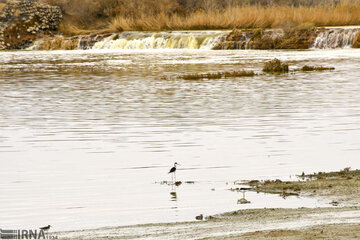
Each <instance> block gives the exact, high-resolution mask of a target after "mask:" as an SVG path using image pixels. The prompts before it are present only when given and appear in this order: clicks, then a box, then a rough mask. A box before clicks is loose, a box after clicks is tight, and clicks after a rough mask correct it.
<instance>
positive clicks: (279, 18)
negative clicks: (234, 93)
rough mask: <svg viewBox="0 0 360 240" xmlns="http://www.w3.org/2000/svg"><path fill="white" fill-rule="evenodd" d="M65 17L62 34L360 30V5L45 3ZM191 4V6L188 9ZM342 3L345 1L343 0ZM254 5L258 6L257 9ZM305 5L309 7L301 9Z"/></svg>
mask: <svg viewBox="0 0 360 240" xmlns="http://www.w3.org/2000/svg"><path fill="white" fill-rule="evenodd" d="M40 1H43V2H47V3H50V4H52V5H58V6H60V7H61V9H62V10H63V12H64V21H65V23H64V24H63V26H62V28H61V29H60V32H64V33H67V34H78V33H79V32H80V33H81V32H82V31H83V29H85V30H91V31H92V30H95V29H96V30H99V29H106V31H123V30H127V31H130V30H136V31H161V30H204V29H234V28H241V29H245V28H277V27H281V28H284V29H286V28H293V27H294V26H300V25H304V24H305V25H311V26H317V27H319V26H340V25H360V1H359V0H342V1H340V4H337V5H334V2H333V1H320V0H319V1H317V0H314V1H311V4H310V3H309V1H300V0H299V1H296V0H293V1H290V0H289V1H287V0H286V1H271V4H270V3H269V1H260V0H256V1H233V0H211V1H210V0H207V1H205V0H204V1H193V0H192V1H190V0H142V1H133V0H82V1H72V0H40ZM185 2H186V4H185ZM338 2H339V1H338ZM251 4H253V5H251ZM301 4H305V5H301Z"/></svg>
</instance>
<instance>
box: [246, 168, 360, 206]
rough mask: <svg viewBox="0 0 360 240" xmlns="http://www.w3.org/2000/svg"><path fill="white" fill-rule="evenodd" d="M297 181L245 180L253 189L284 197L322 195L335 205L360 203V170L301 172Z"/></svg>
mask: <svg viewBox="0 0 360 240" xmlns="http://www.w3.org/2000/svg"><path fill="white" fill-rule="evenodd" d="M299 177H300V179H299V180H297V181H281V180H279V179H278V180H273V181H270V180H266V181H258V180H252V181H248V182H245V184H249V185H250V186H252V190H253V191H257V192H264V193H276V194H280V195H282V196H284V197H286V196H290V195H299V196H306V197H309V196H310V197H321V198H323V199H326V200H327V201H329V202H332V203H333V205H339V204H359V202H360V170H350V169H348V168H346V169H344V170H341V171H338V172H329V173H323V172H319V173H314V174H305V173H304V174H301V175H300V176H299Z"/></svg>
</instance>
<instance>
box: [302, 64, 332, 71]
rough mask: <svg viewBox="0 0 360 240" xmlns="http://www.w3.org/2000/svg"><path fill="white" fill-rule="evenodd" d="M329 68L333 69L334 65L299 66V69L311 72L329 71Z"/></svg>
mask: <svg viewBox="0 0 360 240" xmlns="http://www.w3.org/2000/svg"><path fill="white" fill-rule="evenodd" d="M331 70H335V68H334V67H323V66H319V67H317V66H308V65H305V66H303V67H302V68H301V71H303V72H311V71H331Z"/></svg>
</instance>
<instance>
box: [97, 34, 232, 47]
mask: <svg viewBox="0 0 360 240" xmlns="http://www.w3.org/2000/svg"><path fill="white" fill-rule="evenodd" d="M224 33H227V32H220V31H212V32H205V31H204V32H160V33H139V32H124V33H120V34H113V35H111V36H109V37H107V38H105V39H104V40H102V41H100V42H97V43H95V45H94V46H93V49H166V48H168V49H182V48H186V49H212V47H213V46H214V45H215V44H216V43H217V41H218V40H219V39H220V38H221V37H222V36H223V35H224Z"/></svg>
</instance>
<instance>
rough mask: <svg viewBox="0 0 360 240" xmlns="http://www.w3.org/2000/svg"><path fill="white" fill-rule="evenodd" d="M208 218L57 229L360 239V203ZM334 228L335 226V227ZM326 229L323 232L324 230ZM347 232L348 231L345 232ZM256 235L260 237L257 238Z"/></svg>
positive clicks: (127, 234) (151, 235)
mask: <svg viewBox="0 0 360 240" xmlns="http://www.w3.org/2000/svg"><path fill="white" fill-rule="evenodd" d="M214 217H215V218H213V219H211V220H206V221H197V222H183V223H168V224H147V225H136V226H127V227H118V228H103V229H96V230H84V231H74V232H62V233H57V235H58V236H59V238H61V239H156V240H160V239H161V240H163V239H174V240H175V239H219V240H220V239H258V238H259V239H287V238H286V237H293V238H290V239H303V238H301V237H303V236H307V237H310V238H309V239H324V237H325V239H339V238H335V237H336V236H337V235H339V233H344V232H345V231H346V235H344V236H346V238H344V239H357V238H356V237H357V236H359V234H360V229H359V227H353V226H354V224H357V225H359V223H360V207H343V208H315V209H309V208H299V209H254V210H241V211H235V212H230V213H226V214H222V215H216V216H214ZM331 229H333V230H331ZM321 232H322V233H321ZM344 234H345V233H344ZM255 236H256V238H255Z"/></svg>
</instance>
